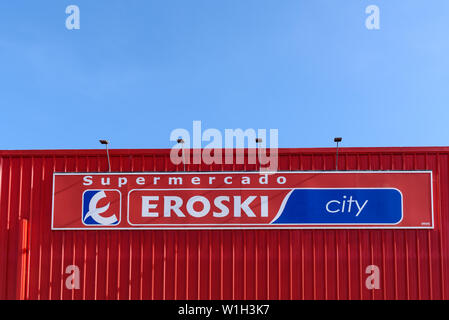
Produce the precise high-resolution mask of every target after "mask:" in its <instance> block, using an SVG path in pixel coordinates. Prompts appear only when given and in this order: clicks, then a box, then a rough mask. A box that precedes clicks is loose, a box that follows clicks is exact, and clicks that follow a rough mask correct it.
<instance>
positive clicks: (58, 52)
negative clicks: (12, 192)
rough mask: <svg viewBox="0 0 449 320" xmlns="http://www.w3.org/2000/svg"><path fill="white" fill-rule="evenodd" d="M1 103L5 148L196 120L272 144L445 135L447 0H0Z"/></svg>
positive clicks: (160, 141) (145, 138)
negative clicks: (273, 135)
mask: <svg viewBox="0 0 449 320" xmlns="http://www.w3.org/2000/svg"><path fill="white" fill-rule="evenodd" d="M70 4H76V5H78V6H79V8H80V11H81V29H80V30H73V31H69V30H67V29H66V28H65V20H66V17H67V14H66V13H65V8H66V6H68V5H70ZM370 4H375V5H378V6H379V8H380V27H381V29H380V30H367V29H366V28H365V19H366V17H367V14H365V8H366V7H367V6H368V5H370ZM0 110H1V117H0V137H1V138H0V149H53V148H55V149H60V148H98V147H100V146H99V144H98V139H99V138H107V139H109V140H110V141H111V148H169V147H171V146H172V145H173V143H172V142H170V141H169V135H170V132H171V130H173V129H175V128H186V129H188V130H192V129H191V128H192V121H193V120H201V121H202V124H203V128H205V129H206V128H217V129H220V130H223V131H224V129H225V128H242V129H246V128H254V129H257V128H266V129H270V128H276V129H279V143H280V146H281V147H326V146H333V142H332V138H333V137H334V136H343V139H344V140H343V144H342V146H416V145H418V146H421V145H449V1H447V0H429V1H426V0H407V1H404V0H369V1H365V0H339V1H337V0H314V1H312V0H282V1H279V0H164V1H162V0H159V1H153V0H132V1H125V0H121V1H117V0H115V1H114V0H107V1H106V0H95V1H92V0H89V1H87V0H71V1H63V0H53V1H50V0H40V1H34V0H33V1H32V0H28V1H24V0H14V1H1V2H0Z"/></svg>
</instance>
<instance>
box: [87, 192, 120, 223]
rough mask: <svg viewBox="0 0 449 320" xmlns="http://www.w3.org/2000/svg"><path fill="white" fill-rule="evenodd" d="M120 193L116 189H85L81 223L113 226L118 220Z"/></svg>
mask: <svg viewBox="0 0 449 320" xmlns="http://www.w3.org/2000/svg"><path fill="white" fill-rule="evenodd" d="M120 201H121V194H120V191H118V190H86V191H85V192H84V193H83V223H84V224H85V225H95V226H113V225H117V224H118V223H119V222H120V209H121V208H120Z"/></svg>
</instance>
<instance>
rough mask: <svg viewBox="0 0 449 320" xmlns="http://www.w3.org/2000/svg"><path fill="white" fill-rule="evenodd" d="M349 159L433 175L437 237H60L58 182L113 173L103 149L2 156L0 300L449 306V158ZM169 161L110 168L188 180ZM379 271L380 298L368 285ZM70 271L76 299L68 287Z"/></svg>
mask: <svg viewBox="0 0 449 320" xmlns="http://www.w3.org/2000/svg"><path fill="white" fill-rule="evenodd" d="M340 150H341V152H340V156H339V168H340V169H343V170H433V173H434V194H435V197H436V208H435V218H436V219H435V220H436V229H435V230H219V231H217V230H211V231H207V230H203V231H187V230H186V231H51V230H50V218H51V217H50V215H51V188H52V174H53V172H54V171H59V172H86V171H105V170H106V169H107V160H106V158H105V155H104V151H103V150H58V151H1V152H0V176H1V183H0V251H1V255H0V259H1V260H0V299H16V298H24V299H447V298H448V291H449V281H448V279H447V275H448V271H449V264H448V256H449V238H448V235H449V229H448V228H449V226H448V218H449V189H448V188H449V148H372V149H371V148H353V149H348V148H347V149H344V148H342V149H340ZM168 155H169V151H168V150H112V151H111V157H112V159H111V164H112V169H113V171H180V170H182V167H181V166H177V167H176V166H174V165H173V164H171V163H170V161H169V157H168ZM334 161H335V155H334V150H331V149H282V150H280V170H332V169H334V165H335V163H334ZM255 169H256V167H255V165H223V166H218V165H212V166H209V165H188V166H187V170H189V171H212V170H216V171H222V170H226V171H231V170H255ZM371 264H375V265H378V266H379V267H380V271H381V287H380V289H379V290H368V289H366V287H365V279H366V277H367V275H366V274H365V268H366V266H368V265H371ZM69 265H77V266H79V268H80V271H81V284H80V289H79V290H75V289H72V290H69V289H66V287H65V281H66V278H67V276H68V275H67V274H65V270H66V267H67V266H69Z"/></svg>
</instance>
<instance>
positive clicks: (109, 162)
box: [99, 139, 111, 172]
mask: <svg viewBox="0 0 449 320" xmlns="http://www.w3.org/2000/svg"><path fill="white" fill-rule="evenodd" d="M99 141H100V143H101V144H104V145H105V146H106V156H107V158H108V169H109V172H111V161H110V160H109V149H108V145H109V141H108V140H102V139H100V140H99Z"/></svg>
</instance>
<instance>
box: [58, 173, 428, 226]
mask: <svg viewBox="0 0 449 320" xmlns="http://www.w3.org/2000/svg"><path fill="white" fill-rule="evenodd" d="M432 183H433V182H432V172H431V171H356V172H352V171H344V172H342V171H338V172H337V171H333V172H322V171H321V172H310V171H307V172H276V173H272V174H260V173H259V172H170V173H167V172H133V173H54V175H53V211H52V229H53V230H77V229H82V230H88V229H95V230H103V229H105V230H109V229H127V230H131V229H339V228H341V229H364V228H371V229H385V228H389V229H397V228H398V229H399V228H405V229H433V228H434V218H433V196H432Z"/></svg>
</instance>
